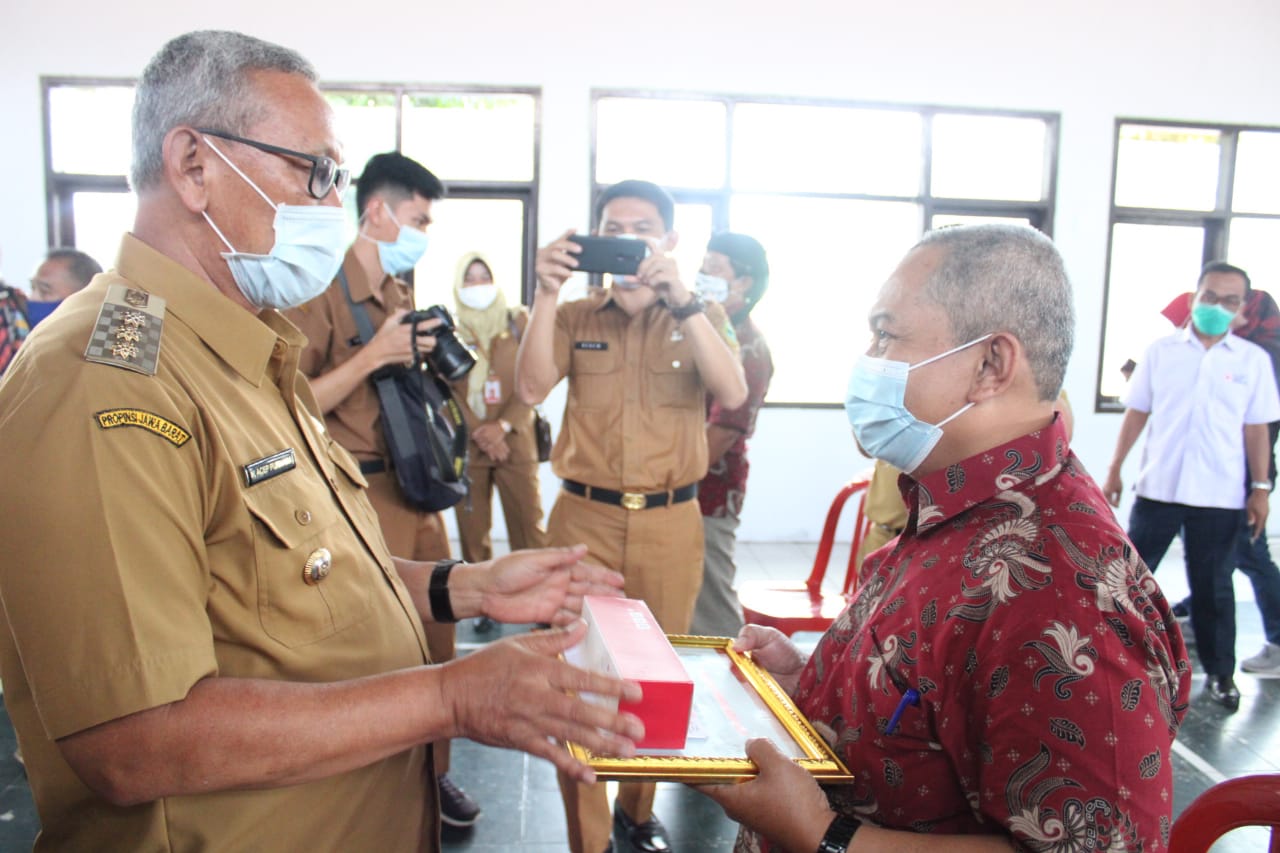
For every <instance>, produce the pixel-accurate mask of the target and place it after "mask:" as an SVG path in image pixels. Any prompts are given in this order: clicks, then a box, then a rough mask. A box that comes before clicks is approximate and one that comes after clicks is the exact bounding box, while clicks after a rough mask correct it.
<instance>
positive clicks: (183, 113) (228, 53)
mask: <svg viewBox="0 0 1280 853" xmlns="http://www.w3.org/2000/svg"><path fill="white" fill-rule="evenodd" d="M253 71H283V72H286V73H289V74H300V75H302V76H303V77H305V78H307V79H308V80H310V81H311V82H313V83H314V82H315V81H316V80H317V79H318V78H317V75H316V70H315V68H314V67H313V66H312V65H311V63H310V62H308V61H307V60H305V59H303V58H302V56H301V55H299V54H298V53H296V52H295V51H292V50H290V49H289V48H286V47H281V46H280V45H277V44H272V43H271V42H267V41H263V40H262V39H257V38H254V37H253V36H247V35H244V34H243V33H236V32H229V31H225V30H199V31H197V32H192V33H187V34H186V35H181V36H178V37H177V38H175V39H173V40H171V41H170V42H168V43H167V44H165V46H164V47H162V48H160V50H159V52H158V53H156V55H155V56H153V57H152V58H151V61H150V62H148V63H147V67H146V68H145V69H143V72H142V79H141V80H140V81H139V83H138V90H137V93H136V95H135V96H134V102H133V165H132V167H131V169H130V174H129V180H130V183H131V184H132V185H133V189H134V190H135V191H136V190H141V189H145V188H147V187H148V186H151V185H153V184H156V183H158V182H159V180H160V178H161V175H162V174H163V172H164V164H163V157H164V152H163V147H164V138H165V135H166V134H167V133H168V132H169V131H170V130H172V129H173V128H175V127H178V126H179V125H191V126H193V127H213V128H216V129H218V130H222V131H226V132H228V133H235V134H243V133H244V131H245V129H246V128H248V127H250V126H252V125H253V124H254V123H255V122H257V121H259V120H261V119H263V118H265V114H266V110H265V108H264V106H263V104H262V103H261V102H260V100H259V99H258V98H256V97H255V96H254V92H253V88H252V86H251V85H250V82H249V74H250V72H253Z"/></svg>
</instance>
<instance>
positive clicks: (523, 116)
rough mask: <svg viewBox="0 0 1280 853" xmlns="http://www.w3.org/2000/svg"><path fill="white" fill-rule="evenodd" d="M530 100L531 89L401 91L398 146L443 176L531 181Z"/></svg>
mask: <svg viewBox="0 0 1280 853" xmlns="http://www.w3.org/2000/svg"><path fill="white" fill-rule="evenodd" d="M535 106H536V104H535V101H534V98H533V96H532V95H517V94H493V95H479V94H475V95H463V94H426V93H423V94H417V95H407V96H406V97H405V98H404V124H403V133H404V141H403V144H402V145H401V150H402V151H403V152H404V153H405V155H406V156H408V157H412V158H413V159H415V160H417V161H418V162H419V163H421V164H422V165H424V166H426V167H427V168H428V169H430V170H431V171H432V172H434V173H435V174H436V175H438V176H439V177H440V179H441V180H443V181H446V182H447V181H531V180H533V146H534V134H535V128H536V125H535V121H534V118H535V112H536V111H535Z"/></svg>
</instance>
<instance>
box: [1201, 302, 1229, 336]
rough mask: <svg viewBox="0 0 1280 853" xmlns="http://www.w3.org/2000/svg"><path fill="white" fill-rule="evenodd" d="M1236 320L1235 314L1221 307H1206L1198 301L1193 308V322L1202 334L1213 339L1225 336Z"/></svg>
mask: <svg viewBox="0 0 1280 853" xmlns="http://www.w3.org/2000/svg"><path fill="white" fill-rule="evenodd" d="M1235 318H1236V315H1235V312H1233V311H1228V310H1227V309H1226V308H1223V307H1222V306H1221V305H1205V304H1204V303H1202V302H1200V301H1198V300H1197V301H1196V304H1195V305H1194V306H1192V308H1191V322H1192V323H1194V324H1195V327H1196V328H1197V329H1199V330H1200V334H1202V335H1208V336H1209V337H1211V338H1216V337H1217V336H1218V335H1225V334H1226V333H1227V330H1228V329H1230V328H1231V321H1232V320H1234V319H1235Z"/></svg>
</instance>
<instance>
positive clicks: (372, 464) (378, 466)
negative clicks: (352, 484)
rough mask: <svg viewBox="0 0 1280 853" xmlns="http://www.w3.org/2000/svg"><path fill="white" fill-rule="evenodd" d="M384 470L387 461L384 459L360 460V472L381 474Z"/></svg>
mask: <svg viewBox="0 0 1280 853" xmlns="http://www.w3.org/2000/svg"><path fill="white" fill-rule="evenodd" d="M385 470H387V461H386V460H385V459H362V460H360V473H361V474H381V473H382V472H383V471H385Z"/></svg>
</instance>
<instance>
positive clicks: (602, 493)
mask: <svg viewBox="0 0 1280 853" xmlns="http://www.w3.org/2000/svg"><path fill="white" fill-rule="evenodd" d="M563 482H564V490H565V491H566V492H568V493H569V494H571V495H577V496H578V497H580V498H586V499H587V500H592V501H598V502H599V503H602V504H609V505H610V506H620V507H623V508H624V509H653V508H654V507H659V506H671V505H673V504H678V503H684V502H685V501H688V500H693V498H695V497H697V495H698V484H697V483H690V484H689V485H687V486H681V487H680V488H678V489H672V490H671V491H669V492H650V493H649V494H645V493H644V492H615V491H614V490H613V489H602V488H600V487H599V486H588V485H586V484H585V483H579V482H578V481H577V480H565V481H563Z"/></svg>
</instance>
